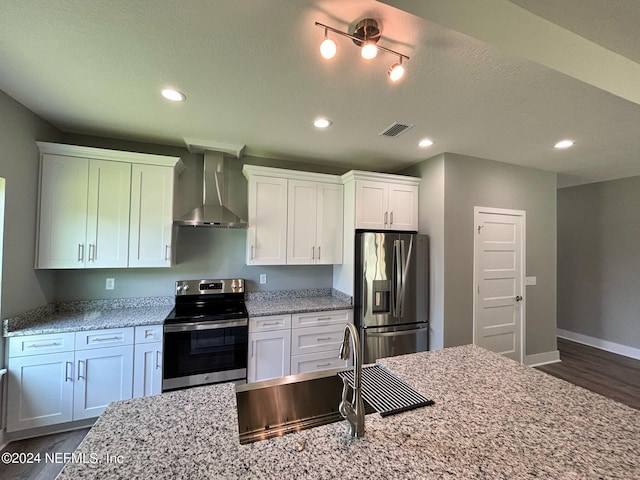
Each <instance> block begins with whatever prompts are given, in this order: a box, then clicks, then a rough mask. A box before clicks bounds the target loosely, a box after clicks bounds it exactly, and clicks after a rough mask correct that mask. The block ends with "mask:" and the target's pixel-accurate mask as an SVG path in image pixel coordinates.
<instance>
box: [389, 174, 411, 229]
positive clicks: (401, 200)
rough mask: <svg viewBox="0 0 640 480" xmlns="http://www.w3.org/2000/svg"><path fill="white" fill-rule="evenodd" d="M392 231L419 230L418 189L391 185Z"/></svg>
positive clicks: (390, 213)
mask: <svg viewBox="0 0 640 480" xmlns="http://www.w3.org/2000/svg"><path fill="white" fill-rule="evenodd" d="M388 228H389V229H391V230H415V231H417V230H418V187H417V186H414V185H401V184H389V218H388Z"/></svg>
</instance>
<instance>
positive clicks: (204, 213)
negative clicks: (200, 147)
mask: <svg viewBox="0 0 640 480" xmlns="http://www.w3.org/2000/svg"><path fill="white" fill-rule="evenodd" d="M224 194H225V179H224V156H223V154H222V152H212V151H205V152H204V172H203V185H202V205H200V206H199V207H196V208H194V209H193V210H191V211H190V212H189V213H187V214H186V215H183V216H182V217H180V218H178V219H176V220H174V221H173V224H174V225H178V226H181V227H185V226H187V227H213V228H247V222H246V221H245V220H243V219H242V218H240V217H239V216H237V215H236V214H235V213H233V212H232V211H231V210H229V209H228V208H226V207H225V206H224V199H225V196H224Z"/></svg>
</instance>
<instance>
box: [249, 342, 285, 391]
mask: <svg viewBox="0 0 640 480" xmlns="http://www.w3.org/2000/svg"><path fill="white" fill-rule="evenodd" d="M290 372H291V330H276V331H272V332H256V333H250V334H249V363H248V367H247V382H249V383H250V382H257V381H260V380H267V379H269V378H277V377H284V376H285V375H289V374H290Z"/></svg>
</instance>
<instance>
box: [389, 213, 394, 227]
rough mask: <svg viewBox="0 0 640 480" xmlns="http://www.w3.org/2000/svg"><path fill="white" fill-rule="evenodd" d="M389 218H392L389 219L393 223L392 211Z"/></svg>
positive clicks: (390, 223)
mask: <svg viewBox="0 0 640 480" xmlns="http://www.w3.org/2000/svg"><path fill="white" fill-rule="evenodd" d="M389 218H390V219H391V220H390V221H389V225H393V212H391V214H390V215H389Z"/></svg>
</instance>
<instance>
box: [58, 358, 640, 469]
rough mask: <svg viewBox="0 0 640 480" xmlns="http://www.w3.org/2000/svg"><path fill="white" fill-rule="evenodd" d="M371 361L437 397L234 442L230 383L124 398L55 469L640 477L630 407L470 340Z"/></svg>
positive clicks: (639, 430) (635, 415) (638, 425)
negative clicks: (361, 419)
mask: <svg viewBox="0 0 640 480" xmlns="http://www.w3.org/2000/svg"><path fill="white" fill-rule="evenodd" d="M380 363H381V364H383V365H384V366H386V367H388V368H389V369H391V370H392V371H394V372H395V373H397V374H398V375H399V376H400V377H402V378H403V379H404V380H406V381H407V382H408V383H410V384H411V385H412V386H413V387H414V388H415V389H416V390H418V391H419V392H420V393H422V394H424V395H425V396H427V397H429V398H432V399H434V400H435V402H436V404H435V405H433V406H430V407H425V408H421V409H417V410H412V411H409V412H405V413H401V414H398V415H394V416H391V417H386V418H384V419H383V418H381V417H380V416H378V415H377V414H372V415H368V416H367V418H366V435H365V437H364V438H362V439H355V440H354V439H351V438H350V437H348V435H347V434H346V433H345V430H346V426H345V423H344V422H339V423H334V424H330V425H325V426H322V427H317V428H314V429H311V430H305V431H302V432H298V433H295V434H289V435H285V436H283V437H280V438H274V439H271V440H266V441H262V442H257V443H253V444H250V445H240V444H239V442H238V439H237V433H238V432H237V428H238V427H237V420H236V407H235V394H234V386H233V385H232V384H222V385H213V386H206V387H199V388H193V389H190V390H183V391H178V392H172V393H167V394H162V395H159V396H156V397H147V398H140V399H135V400H127V401H124V402H118V403H115V404H112V405H111V406H109V407H108V409H107V411H106V412H105V413H104V414H103V415H102V416H101V417H100V418H99V419H98V421H97V423H96V424H95V426H94V427H93V428H92V430H91V431H90V432H89V434H88V435H87V437H86V438H85V439H84V441H83V442H82V443H81V445H80V446H79V448H78V450H77V451H76V453H77V454H79V456H78V457H77V458H82V456H84V458H85V459H86V461H85V462H84V463H81V462H79V463H71V464H68V465H67V466H66V467H65V469H64V470H63V471H62V473H61V475H60V477H58V478H59V479H60V480H71V479H74V480H77V479H89V478H90V479H148V478H154V479H175V478H181V479H234V478H242V479H248V478H252V479H253V478H265V479H274V478H278V479H289V478H305V479H306V478H313V479H316V478H317V479H335V478H347V479H355V478H369V479H389V478H402V479H405V478H406V479H416V478H419V479H442V478H446V479H460V478H463V479H487V480H488V479H491V480H494V479H505V480H507V479H508V480H514V479H534V478H536V479H562V480H565V479H614V478H615V479H637V478H640V450H639V449H638V438H640V412H639V411H637V410H633V409H631V408H629V407H626V406H624V405H621V404H618V403H616V402H613V401H612V400H608V399H606V398H604V397H601V396H599V395H597V394H594V393H591V392H589V391H587V390H584V389H582V388H580V387H576V386H574V385H571V384H568V383H566V382H563V381H562V380H559V379H556V378H554V377H551V376H549V375H547V374H545V373H542V372H539V371H536V370H533V369H531V368H529V367H525V366H522V365H519V364H517V363H515V362H513V361H511V360H507V359H505V358H502V357H499V356H498V355H495V354H493V353H491V352H488V351H486V350H482V349H480V348H478V347H474V346H464V347H456V348H449V349H445V350H440V351H437V352H425V353H418V354H413V355H405V356H402V357H394V358H389V359H383V360H382V361H381V362H380ZM303 440H304V441H306V448H305V449H304V450H303V451H297V449H296V444H298V443H299V442H301V441H303ZM107 455H109V456H110V457H109V458H111V459H112V463H107V462H106V460H105V459H106V458H107ZM91 459H94V460H95V461H91ZM99 462H100V463H99Z"/></svg>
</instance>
